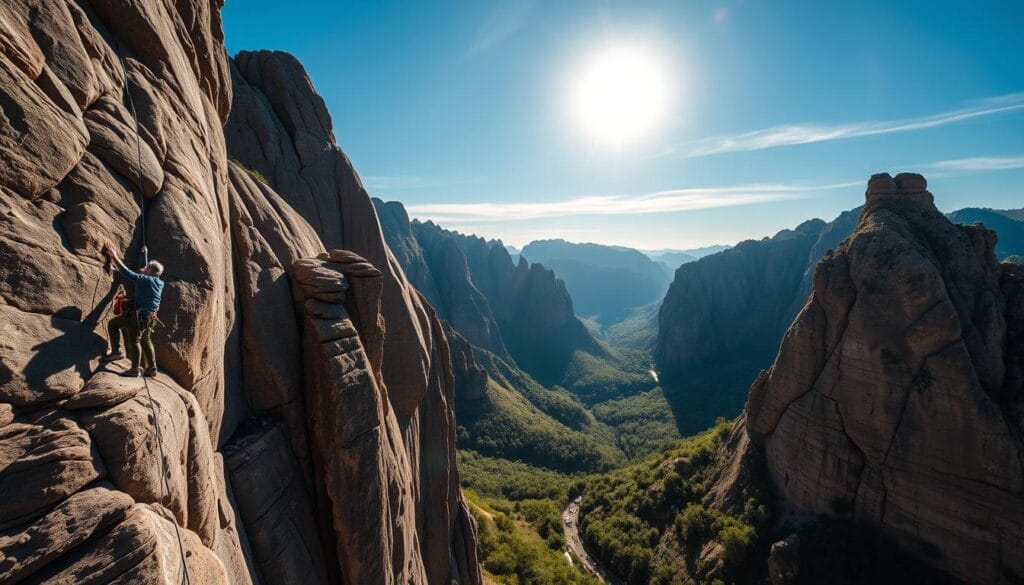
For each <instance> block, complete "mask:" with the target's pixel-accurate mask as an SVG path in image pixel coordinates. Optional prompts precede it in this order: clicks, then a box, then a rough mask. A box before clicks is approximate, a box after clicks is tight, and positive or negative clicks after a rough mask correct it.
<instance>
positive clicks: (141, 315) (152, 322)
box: [128, 312, 157, 370]
mask: <svg viewBox="0 0 1024 585" xmlns="http://www.w3.org/2000/svg"><path fill="white" fill-rule="evenodd" d="M135 315H137V316H138V330H137V334H136V335H135V340H134V341H135V351H134V353H135V356H136V358H135V359H134V360H132V363H131V367H132V368H138V366H139V363H138V358H137V357H138V356H141V358H142V367H143V368H145V369H146V370H156V369H157V351H156V350H155V349H154V348H153V329H154V327H156V326H157V320H156V319H154V318H153V315H152V314H148V312H137V314H135ZM128 357H129V358H131V353H129V356H128Z"/></svg>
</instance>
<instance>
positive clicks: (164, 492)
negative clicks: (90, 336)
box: [104, 40, 192, 585]
mask: <svg viewBox="0 0 1024 585" xmlns="http://www.w3.org/2000/svg"><path fill="white" fill-rule="evenodd" d="M116 43H117V56H118V58H119V59H120V61H121V72H122V73H123V74H124V93H125V96H126V97H127V98H128V106H129V107H130V108H131V112H132V120H133V121H134V122H135V155H136V163H135V178H136V186H137V187H138V189H139V225H140V227H141V229H142V257H143V263H144V264H148V263H149V252H148V247H147V245H146V242H147V240H146V199H145V196H144V194H143V193H142V134H141V132H140V131H139V116H138V112H137V111H136V110H135V100H134V99H133V98H132V90H131V87H130V86H129V84H128V67H127V66H126V64H125V59H124V51H123V50H122V49H121V41H120V40H117V41H116ZM104 312H105V311H104ZM153 318H156V316H155V315H154V316H153ZM135 323H136V326H137V327H138V329H139V335H141V334H142V319H141V318H140V317H139V312H138V311H137V310H136V311H135ZM126 345H127V344H126ZM141 349H142V348H141V347H140V348H139V350H140V351H139V355H138V356H137V359H139V360H141V359H142V355H141V354H142V351H141ZM150 367H154V368H155V367H156V364H150ZM142 384H143V386H145V388H146V398H147V400H148V401H149V410H150V412H151V413H152V415H153V429H154V430H155V434H156V446H157V450H158V451H159V452H160V478H161V482H160V503H161V505H163V504H164V503H165V502H166V503H167V505H168V506H169V505H170V503H169V502H167V500H168V499H169V494H170V493H171V484H170V481H169V480H168V479H167V476H168V472H167V455H166V453H165V452H164V440H163V436H162V435H161V433H160V417H159V414H158V407H157V404H156V401H155V400H153V392H152V391H151V390H150V389H149V379H148V378H147V377H146V376H145V375H143V377H142ZM162 507H163V509H164V511H165V512H167V514H168V515H169V516H170V518H169V520H170V521H171V524H172V525H174V536H175V537H176V538H177V540H178V554H179V555H180V556H181V567H182V583H185V585H192V576H191V574H190V573H189V570H188V559H187V558H186V555H185V544H184V542H183V541H182V539H181V529H180V527H179V526H178V521H177V519H175V518H174V514H172V513H171V511H170V509H169V508H167V507H166V506H162Z"/></svg>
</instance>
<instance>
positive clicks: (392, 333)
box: [0, 0, 480, 584]
mask: <svg viewBox="0 0 1024 585" xmlns="http://www.w3.org/2000/svg"><path fill="white" fill-rule="evenodd" d="M278 59H280V60H281V61H287V62H289V63H292V64H294V65H296V66H297V63H296V62H294V60H293V59H291V58H290V57H283V56H281V57H278ZM299 71H301V67H299ZM126 78H127V79H126ZM302 79H303V80H304V82H305V84H306V85H305V88H306V90H307V91H308V93H307V94H303V95H302V97H303V98H304V99H306V100H307V102H306V103H310V104H319V107H318V108H313V109H312V110H308V111H307V110H302V109H301V106H302V102H301V100H299V101H297V102H294V103H289V102H287V101H279V102H276V103H275V104H274V106H275V107H276V108H278V109H277V110H275V109H273V108H271V109H270V110H268V111H267V112H265V113H267V114H268V115H269V116H270V117H269V118H268V119H269V120H270V122H272V123H273V124H277V125H278V126H279V127H280V128H283V129H284V130H283V132H284V133H283V134H282V137H284V138H286V140H283V141H281V142H280V143H279V144H277V147H279V154H280V156H281V157H282V159H281V160H288V161H291V162H294V163H295V164H291V166H289V165H281V166H280V168H279V169H278V170H277V172H276V174H273V173H271V172H270V167H268V166H263V167H262V168H263V171H264V175H265V176H272V177H273V179H274V180H273V181H272V182H271V181H267V180H266V179H265V178H264V177H262V176H259V175H257V174H254V173H251V172H247V169H244V168H242V167H240V166H238V165H234V164H231V163H229V162H228V159H227V152H226V147H225V131H224V124H225V122H226V121H227V119H228V114H229V111H230V110H231V109H232V101H233V89H232V79H231V75H230V63H229V61H228V59H227V57H226V55H225V52H224V46H223V37H222V33H221V26H220V13H219V2H217V1H214V2H204V1H202V0H181V1H177V2H170V1H169V0H141V1H135V2H128V1H127V0H80V1H77V0H76V1H72V0H45V1H44V0H10V1H8V2H4V3H3V4H2V5H0V109H2V112H3V115H2V116H0V163H2V164H0V323H3V324H4V331H3V333H4V334H3V335H2V336H0V462H2V465H0V501H2V502H3V505H2V506H0V582H4V583H8V582H11V583H14V582H22V581H26V582H29V581H30V582H58V581H62V580H63V581H68V580H72V581H77V580H81V579H84V578H85V577H87V576H88V577H92V578H99V579H100V580H101V581H103V582H110V581H116V580H119V579H120V580H125V579H131V580H132V582H145V583H178V582H181V578H182V576H183V574H184V572H185V570H186V566H187V567H188V572H189V575H190V576H191V578H192V582H193V583H234V584H249V583H266V584H270V583H300V582H301V583H318V582H319V583H331V582H343V583H349V584H354V583H370V582H380V583H387V582H395V581H398V580H401V581H403V582H408V583H430V584H434V583H447V582H449V581H452V580H458V581H459V582H461V583H479V582H480V572H479V566H478V563H477V560H476V548H475V547H476V542H475V535H474V530H475V529H474V527H473V525H472V522H471V520H470V518H469V516H468V514H467V513H466V511H465V508H464V503H463V502H462V499H461V495H460V493H459V490H458V476H457V471H456V469H455V464H454V422H453V420H452V417H453V415H452V405H451V399H452V382H451V373H450V366H449V357H448V354H447V345H446V342H445V339H444V335H443V333H442V331H441V329H440V327H439V325H438V324H437V321H436V319H435V318H434V317H433V313H432V310H431V309H430V307H429V306H428V305H426V303H425V302H423V301H422V299H420V298H419V296H418V294H417V293H415V292H414V291H413V290H412V288H411V287H409V285H408V284H407V283H406V281H405V277H404V275H403V274H402V273H401V270H400V269H399V268H398V267H397V263H395V261H394V260H393V258H392V257H391V255H390V252H389V251H388V249H387V247H386V246H385V245H384V244H383V238H382V236H381V233H380V227H379V225H378V223H377V219H376V216H375V215H374V213H373V207H372V204H371V203H370V200H369V197H368V196H367V195H366V193H365V191H363V190H362V188H361V186H359V182H358V178H357V177H356V175H355V173H354V171H353V170H352V169H351V165H350V164H349V163H348V161H347V159H345V157H344V155H343V154H341V151H340V150H338V148H337V146H335V145H334V143H333V136H331V135H330V118H329V116H327V113H326V110H325V109H324V108H323V106H322V100H319V98H318V97H316V96H315V94H314V93H312V86H311V84H309V82H308V79H305V76H304V73H303V74H302ZM126 80H127V84H126ZM126 85H127V92H126V89H125V88H126ZM129 95H130V97H131V101H129V100H128V99H127V98H128V97H129ZM239 95H240V101H241V107H239V106H238V104H237V102H236V105H235V108H236V109H238V110H240V111H241V114H240V115H242V116H245V115H249V114H253V113H254V111H255V110H254V109H253V108H252V107H251V105H252V104H251V103H250V102H247V101H246V100H247V99H249V98H254V94H250V93H247V91H246V89H245V87H243V88H242V91H240V92H239ZM261 95H263V98H262V99H266V96H267V95H271V96H274V97H275V98H280V97H285V98H287V97H289V96H286V95H282V94H277V95H275V94H273V92H270V93H269V94H261ZM255 97H258V96H255ZM265 103H269V101H268V102H265ZM133 105H134V111H133V108H132V106H133ZM247 113H248V114H247ZM232 127H236V126H229V129H230V128H232ZM229 134H230V132H229ZM262 138H263V137H261V136H259V135H250V136H248V137H245V136H240V135H239V134H238V133H235V134H234V135H233V136H232V142H233V144H234V145H236V147H238V148H242V146H237V145H239V144H241V145H249V146H257V147H258V146H260V141H261V140H262ZM296 145H303V146H302V147H301V148H299V147H296ZM300 155H301V157H300ZM237 156H238V157H239V158H243V157H242V156H241V155H237ZM289 157H291V158H289ZM248 166H250V167H252V168H260V167H259V165H255V164H250V165H248ZM300 187H301V188H300ZM140 193H141V194H142V197H143V198H144V210H142V209H140V203H139V199H138V195H139V194H140ZM314 210H315V212H314ZM141 215H144V216H145V223H144V225H143V222H142V221H140V216H141ZM144 228H145V229H144ZM144 231H145V237H146V243H147V244H148V246H149V248H150V250H151V254H152V255H153V256H154V257H156V258H159V259H161V260H163V261H164V263H165V264H166V267H167V269H166V273H165V281H166V283H167V287H166V289H165V294H164V299H163V308H162V310H161V320H162V321H163V323H164V325H163V327H161V328H159V329H158V331H157V334H156V336H155V337H156V339H155V341H156V345H157V348H158V355H157V357H158V362H159V363H160V366H161V369H162V370H163V372H164V373H162V374H161V375H160V376H159V377H158V378H153V379H149V384H148V387H147V386H144V385H143V381H142V380H138V379H126V378H121V377H118V376H116V375H114V373H112V372H109V371H105V369H104V368H101V367H100V365H99V364H98V363H97V358H98V357H99V356H100V355H101V353H102V352H103V350H104V348H105V347H106V339H105V336H106V334H105V330H104V323H103V321H105V320H106V318H107V317H109V316H110V315H109V305H110V301H111V298H112V297H113V295H114V292H115V289H116V285H117V281H116V280H114V277H113V276H112V275H111V273H110V272H108V271H107V270H106V268H105V266H104V264H105V263H104V260H103V257H102V255H101V249H102V246H103V244H104V243H106V242H108V241H109V242H112V243H113V244H114V246H115V247H118V248H120V249H125V250H127V252H126V254H125V257H126V258H127V259H129V260H130V261H132V262H134V261H135V258H137V257H138V251H139V248H140V246H141V244H142V241H143V232H144ZM341 248H345V249H351V250H354V251H355V252H356V253H358V254H359V255H360V256H362V257H363V258H366V259H367V261H368V262H369V264H366V266H368V268H367V270H368V271H370V270H374V271H377V272H378V273H379V278H378V280H379V282H380V286H379V289H380V290H379V291H378V293H377V295H376V297H375V298H376V300H375V301H373V300H372V299H373V298H374V295H373V294H367V295H363V296H361V297H360V298H364V297H365V298H368V299H371V302H368V303H363V304H360V305H359V306H358V311H354V312H352V317H353V318H352V319H350V320H349V321H346V319H344V318H342V317H341V316H340V315H339V316H338V317H336V318H335V319H334V320H333V321H331V323H329V324H328V325H329V327H328V328H335V327H343V326H344V324H345V323H346V322H349V323H350V324H352V327H350V329H349V331H350V332H351V333H353V335H354V336H350V337H349V338H350V339H354V340H355V342H356V343H357V344H358V345H359V346H360V347H362V348H363V349H362V354H361V355H364V356H365V361H364V367H363V370H362V371H364V372H365V376H366V378H365V379H364V380H363V381H359V380H354V379H352V378H351V377H350V376H342V377H340V378H338V379H335V380H333V385H324V384H322V383H320V382H318V381H317V380H319V376H321V375H322V373H323V371H325V368H327V367H328V366H329V365H330V364H331V363H332V362H331V360H332V359H334V358H335V357H336V356H334V355H331V354H325V353H323V352H317V351H309V352H307V351H305V348H307V347H308V348H310V349H311V350H312V349H315V348H313V347H312V346H311V345H310V344H309V343H305V344H304V343H303V338H304V337H306V338H307V339H308V337H309V335H311V334H312V332H311V330H310V329H308V325H309V323H308V319H306V313H305V309H304V306H305V305H304V303H305V300H304V299H305V296H304V293H300V294H299V295H296V291H301V290H304V289H303V288H302V287H298V288H296V287H294V282H293V276H294V274H295V268H294V267H295V266H296V265H297V261H299V260H300V259H303V258H315V257H317V256H319V255H323V254H325V251H326V250H328V249H332V250H333V249H341ZM332 254H342V255H345V254H346V253H344V252H332ZM332 323H333V324H332ZM342 359H345V358H342ZM113 369H117V368H116V367H115V368H113ZM357 388H358V389H361V392H356V391H355V389H357ZM325 401H326V402H325ZM332 401H333V402H332ZM364 401H365V402H364ZM325 404H332V405H333V407H334V408H335V412H337V413H341V414H340V415H339V417H336V418H330V417H328V418H326V419H325V418H324V415H325V413H324V412H323V411H322V410H317V411H316V413H315V415H316V416H311V415H312V414H314V413H312V412H311V410H312V409H313V408H312V407H313V406H316V407H317V408H318V409H319V408H320V407H323V406H324V405H325ZM372 405H376V406H373V408H374V409H377V410H374V412H377V411H378V410H379V412H381V413H383V414H382V415H381V416H379V417H377V418H378V420H379V422H380V426H379V427H377V428H378V432H379V433H380V441H379V442H378V447H379V449H378V450H377V451H373V452H372V453H371V454H370V455H367V456H368V457H377V456H381V454H385V453H390V454H391V456H390V459H388V458H385V459H384V461H385V462H386V464H382V465H380V466H379V467H377V468H376V469H379V470H382V471H381V473H379V474H376V475H373V479H376V480H379V483H377V484H373V485H366V484H363V485H360V486H358V488H356V487H355V486H353V485H350V484H349V483H347V482H350V481H352V480H353V479H359V480H360V481H362V480H365V479H366V478H367V476H360V475H358V474H357V475H351V474H348V475H347V474H346V473H345V472H344V470H346V469H348V468H349V459H348V458H347V457H348V455H346V453H348V452H349V451H347V450H351V446H348V445H347V444H346V440H347V439H345V437H349V438H351V436H352V433H353V429H354V427H352V426H351V425H352V424H353V421H352V419H350V418H342V415H344V416H348V413H351V412H357V411H360V409H365V408H369V407H371V406H372ZM154 413H155V417H154ZM360 422H362V421H360ZM324 425H327V427H325V426H324ZM330 425H333V428H334V429H335V430H336V431H337V433H340V434H338V435H337V437H336V440H335V439H331V438H330V436H329V435H324V434H323V432H322V430H323V428H331V427H330ZM158 430H159V435H158V433H157V431H158ZM356 435H357V437H356V438H359V437H358V435H359V434H358V433H356ZM325 436H326V437H327V438H326V439H325V438H324V437H325ZM332 441H334V442H332ZM161 446H162V450H161V448H160V447H161ZM336 448H337V450H336ZM371 475H372V474H371ZM354 489H358V490H360V491H356V492H353V491H352V490H354ZM373 489H377V490H379V491H380V493H381V494H386V495H387V497H386V498H385V499H384V500H382V502H383V503H382V504H381V505H379V506H378V507H362V506H361V505H358V504H357V502H356V500H354V499H352V500H349V499H347V496H348V495H351V494H353V493H364V492H363V491H361V490H367V492H372V491H373ZM236 496H237V497H236ZM352 517H355V518H357V519H358V522H356V523H355V524H353V523H351V522H348V523H346V522H341V521H340V520H341V519H345V518H352ZM371 525H373V526H378V525H379V526H381V527H383V529H385V530H386V531H387V537H386V538H382V539H380V540H378V539H377V536H378V534H377V532H372V533H370V532H366V531H364V530H363V528H365V527H366V526H371ZM352 538H357V539H362V540H363V541H364V542H363V544H362V545H359V546H356V547H354V548H353V547H352V546H349V545H348V543H350V542H351V539H352ZM343 545H344V546H343ZM182 553H183V554H182ZM370 567H372V569H368V568H370ZM384 567H387V568H388V570H383V569H382V571H380V572H377V571H376V568H384ZM370 575H372V576H373V577H372V578H371V577H370Z"/></svg>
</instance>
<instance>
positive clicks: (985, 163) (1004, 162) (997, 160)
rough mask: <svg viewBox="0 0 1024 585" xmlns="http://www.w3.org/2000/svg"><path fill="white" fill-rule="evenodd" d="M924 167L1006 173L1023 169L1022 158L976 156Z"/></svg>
mask: <svg viewBox="0 0 1024 585" xmlns="http://www.w3.org/2000/svg"><path fill="white" fill-rule="evenodd" d="M926 166H927V167H928V168H932V169H936V170H939V171H962V172H972V171H1008V170H1011V169H1024V156H976V157H971V158H957V159H952V160H944V161H939V162H936V163H931V164H929V165H926Z"/></svg>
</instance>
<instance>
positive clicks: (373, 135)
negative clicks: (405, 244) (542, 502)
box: [224, 0, 1024, 248]
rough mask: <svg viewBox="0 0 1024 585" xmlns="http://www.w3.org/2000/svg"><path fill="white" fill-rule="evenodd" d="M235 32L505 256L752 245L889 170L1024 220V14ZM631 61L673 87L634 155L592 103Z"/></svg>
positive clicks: (244, 26) (360, 154)
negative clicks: (285, 56)
mask: <svg viewBox="0 0 1024 585" xmlns="http://www.w3.org/2000/svg"><path fill="white" fill-rule="evenodd" d="M224 28H225V35H226V39H227V45H228V50H229V52H230V53H232V54H234V53H235V52H237V51H239V50H247V49H258V48H266V49H275V50H284V51H288V52H290V53H293V54H295V55H296V56H297V57H298V58H299V59H300V60H302V62H303V63H304V64H305V66H306V68H307V70H308V71H309V73H310V76H311V77H312V79H313V83H314V85H315V86H316V88H317V90H318V91H319V92H320V93H321V95H323V97H324V99H325V100H326V102H327V106H328V108H329V109H330V111H331V114H332V116H333V118H334V128H335V135H336V137H337V139H338V143H339V144H340V146H341V147H342V148H343V149H344V150H345V151H346V153H347V154H348V155H349V157H350V158H351V159H352V160H353V162H354V163H355V165H356V168H357V169H358V170H359V172H360V175H361V176H362V178H363V182H364V183H365V184H366V185H367V188H368V190H369V191H370V192H371V194H373V195H375V196H378V197H382V198H384V199H389V200H391V199H397V200H399V201H402V202H403V203H405V204H406V206H407V207H408V208H409V209H410V212H411V214H412V215H414V216H418V217H421V218H433V219H436V220H438V222H439V223H441V224H442V225H444V226H446V227H450V228H453V229H458V230H460V231H464V232H469V233H476V234H479V235H483V236H487V237H495V238H501V239H503V240H504V241H505V242H506V243H511V244H515V245H522V244H524V243H526V242H528V241H530V240H533V239H539V238H550V237H564V238H566V239H569V240H574V241H592V242H601V243H608V244H622V245H628V246H634V247H640V248H664V247H673V248H686V247H693V246H698V245H705V244H711V243H735V242H736V241H739V240H742V239H746V238H760V237H763V236H767V235H771V234H773V233H774V232H776V231H778V230H779V229H783V228H786V227H792V226H794V225H796V224H797V223H799V222H800V221H802V220H804V219H808V218H810V217H822V218H824V219H830V218H832V217H834V216H835V215H837V214H838V213H839V212H841V211H842V210H844V209H849V208H852V207H855V206H857V205H859V204H860V203H861V202H862V200H863V192H864V184H865V182H866V181H867V178H868V176H870V174H871V173H874V172H881V171H891V172H898V171H902V170H911V171H917V172H921V173H923V174H925V176H927V177H928V178H929V184H930V188H931V190H932V192H933V193H934V194H935V196H936V201H937V203H938V205H939V207H940V208H942V209H945V210H953V209H957V208H960V207H965V206H986V207H1003V208H1005V207H1024V34H1022V33H1021V32H1020V31H1022V30H1024V2H1016V1H998V2H997V1H976V2H963V1H943V0H931V1H917V0H903V1H900V2H891V1H881V0H862V1H859V2H842V3H841V2H807V1H796V0H779V1H767V0H745V1H744V0H723V1H717V2H712V1H685V2H684V1H678V0H677V1H674V2H598V1H578V2H576V1H571V0H560V1H557V2H555V1H552V2H542V1H539V0H537V1H532V2H496V3H494V2H469V1H448V2H437V3H428V2H425V1H424V2H403V3H387V4H385V3H377V2H351V3H350V2H331V1H327V0H322V1H321V0H316V1H313V0H310V1H298V0H295V1H291V2H281V1H280V0H274V1H270V0H228V2H227V5H226V6H225V8H224ZM615 47H632V48H636V49H638V50H640V51H642V52H643V53H644V54H645V55H647V56H649V57H650V58H651V59H653V60H654V61H656V62H657V63H658V66H659V70H660V71H662V72H663V76H664V77H665V80H666V82H667V83H668V84H669V85H670V86H671V88H672V89H671V91H670V92H669V95H670V97H669V107H668V108H667V113H666V115H665V116H664V117H663V118H662V119H660V120H659V121H658V123H657V125H656V128H655V129H654V130H653V131H652V132H650V133H649V134H648V135H645V136H644V137H643V138H642V139H639V140H637V141H635V142H632V143H630V144H628V145H625V146H620V147H614V146H611V145H608V144H599V143H596V142H595V140H594V139H593V137H592V136H591V135H589V134H588V133H587V132H586V130H585V129H584V128H581V127H580V124H579V122H578V120H577V119H576V116H574V108H576V107H577V104H576V103H575V102H573V101H571V100H570V98H569V96H570V95H571V94H572V89H571V88H572V87H573V86H572V80H574V79H576V78H577V77H579V75H580V70H581V69H582V68H584V67H585V65H586V64H587V63H588V62H589V60H590V59H591V58H592V56H593V55H596V54H600V53H601V52H602V51H604V50H608V49H609V48H615Z"/></svg>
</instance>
